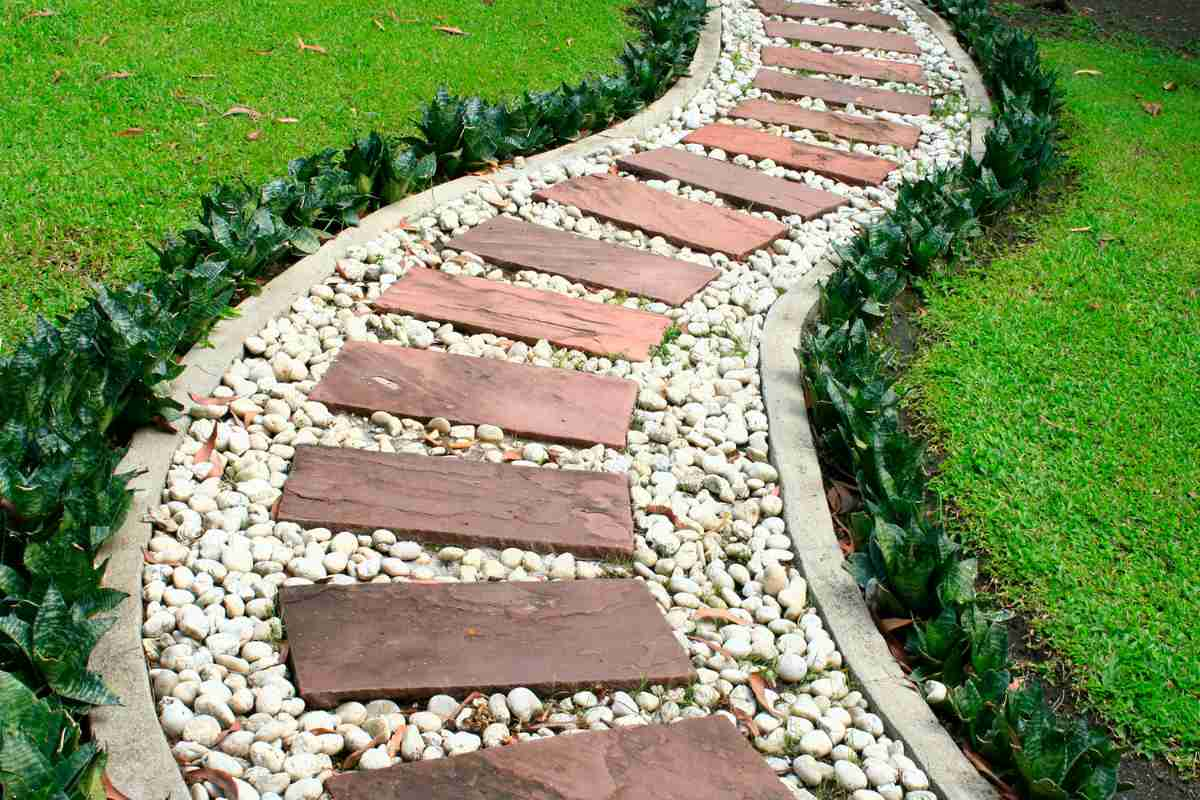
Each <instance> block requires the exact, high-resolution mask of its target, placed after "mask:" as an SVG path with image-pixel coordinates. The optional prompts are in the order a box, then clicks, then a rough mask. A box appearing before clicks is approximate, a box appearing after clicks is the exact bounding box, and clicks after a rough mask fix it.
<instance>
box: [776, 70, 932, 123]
mask: <svg viewBox="0 0 1200 800" xmlns="http://www.w3.org/2000/svg"><path fill="white" fill-rule="evenodd" d="M754 86H755V88H757V89H762V90H763V91H764V92H770V93H771V94H773V95H777V96H779V97H789V98H794V99H799V98H801V97H812V98H818V99H821V100H824V101H825V102H826V103H830V104H833V105H839V106H845V105H850V104H854V105H855V106H856V107H858V108H870V109H874V110H875V111H892V112H895V113H896V114H912V115H913V116H929V114H930V113H931V112H932V111H933V101H932V100H931V99H929V98H928V97H926V96H925V95H923V94H908V93H906V92H893V91H891V90H890V89H869V88H867V87H864V86H855V85H854V84H852V83H842V82H841V81H831V80H827V79H825V78H803V77H800V76H798V75H788V74H787V73H785V72H780V71H779V70H774V69H760V70H759V71H758V74H757V75H755V76H754Z"/></svg>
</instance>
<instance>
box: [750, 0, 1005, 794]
mask: <svg viewBox="0 0 1200 800" xmlns="http://www.w3.org/2000/svg"><path fill="white" fill-rule="evenodd" d="M904 2H905V4H906V5H908V6H909V7H910V8H912V9H913V10H914V11H915V12H916V13H917V15H918V16H920V17H921V19H922V20H923V21H924V22H925V23H926V24H928V25H929V27H930V28H931V29H932V30H933V31H934V33H935V34H936V35H937V36H938V38H939V39H940V40H941V41H942V44H943V46H945V48H946V51H947V52H948V53H950V55H951V56H952V57H953V58H954V60H955V61H956V62H957V63H958V66H959V70H960V72H961V74H962V79H963V84H964V86H965V88H966V94H967V97H968V99H969V101H970V109H971V154H972V155H973V156H974V157H975V158H976V159H979V158H982V156H983V152H984V148H985V145H984V136H985V135H986V133H987V130H988V128H989V127H990V126H991V101H990V100H989V99H988V95H987V90H986V89H985V88H984V84H983V79H982V78H981V76H980V75H979V70H978V69H977V68H976V67H975V64H974V62H973V61H971V59H970V58H969V57H968V56H967V53H966V51H964V50H963V49H962V47H961V46H960V45H959V44H958V41H957V40H956V39H955V38H954V34H953V32H952V31H951V30H950V27H949V25H947V24H946V22H945V21H943V20H942V19H941V18H940V17H938V16H937V15H936V14H934V13H933V12H932V11H930V10H929V8H927V7H926V6H925V5H924V4H922V3H920V2H919V0H904ZM833 270H834V264H833V263H832V262H830V261H822V262H821V263H819V264H818V265H817V266H816V267H814V268H813V270H812V271H810V272H809V273H808V274H806V275H805V276H804V277H803V278H801V279H800V280H799V281H797V282H796V283H795V284H794V285H793V286H792V287H791V288H790V289H788V291H787V293H786V294H784V296H783V297H781V298H779V300H778V301H776V303H775V305H774V306H772V307H771V310H770V312H769V313H768V315H767V321H766V324H765V326H764V328H763V335H762V341H761V344H760V369H761V372H762V391H763V400H764V402H765V403H766V406H767V419H768V422H769V426H770V430H771V461H772V463H773V464H774V466H775V468H776V469H777V470H778V471H779V483H780V490H781V492H782V494H783V498H784V519H785V521H786V523H787V529H788V532H789V535H790V536H791V537H792V547H793V549H794V550H795V552H796V556H797V558H798V559H799V563H798V566H799V568H800V571H801V572H802V573H803V575H804V577H805V579H806V580H807V581H808V592H809V597H810V598H811V600H812V602H813V604H814V605H815V606H816V607H817V610H818V611H819V612H820V613H821V615H822V616H823V617H824V618H825V623H826V626H827V628H828V630H829V632H830V633H831V635H832V636H833V639H834V641H835V642H836V643H837V646H838V649H839V650H840V651H841V653H842V657H843V659H844V661H845V664H846V665H847V668H848V669H849V671H850V673H851V675H852V676H853V678H854V680H855V681H856V682H857V683H858V685H859V686H861V687H862V692H863V694H864V695H865V696H866V698H867V700H868V702H870V704H871V708H872V710H873V711H874V712H875V713H876V714H878V715H879V716H880V718H882V719H883V721H884V724H885V726H886V727H887V729H888V732H889V733H890V734H892V735H894V736H895V737H897V738H899V739H901V740H902V741H903V742H904V743H905V745H906V746H907V752H908V755H909V757H910V758H912V759H913V761H915V762H916V763H917V764H918V765H919V766H920V767H921V769H923V770H924V771H925V774H926V775H928V776H929V781H930V784H931V786H932V788H933V789H934V790H935V791H936V792H937V793H938V794H939V795H941V797H943V798H945V800H999V796H1000V795H999V794H998V793H997V791H996V789H995V788H994V787H993V786H992V785H991V784H990V783H988V781H987V780H985V779H984V778H983V776H982V775H980V774H979V772H978V771H977V770H976V769H975V768H974V767H973V766H972V765H971V763H970V762H969V761H967V759H966V757H965V756H964V755H963V754H962V751H961V750H959V748H958V745H957V744H955V742H954V740H953V739H952V738H951V737H950V734H949V733H947V731H946V729H945V728H944V727H942V724H941V723H940V722H938V719H937V717H936V716H935V715H934V713H933V711H932V710H931V709H930V708H929V705H928V704H927V703H926V702H925V700H924V698H923V697H922V696H921V694H920V692H919V691H918V690H917V689H916V688H915V687H914V686H913V684H912V682H911V681H909V680H908V678H907V677H906V676H905V675H904V672H903V671H902V670H901V669H900V665H899V664H898V663H897V662H896V660H895V659H894V658H893V657H892V654H891V652H890V651H889V650H888V646H887V643H886V642H885V641H884V639H883V636H882V635H881V634H880V633H879V631H878V629H876V627H875V623H874V621H873V620H872V619H871V614H870V612H869V611H868V610H867V604H866V602H865V601H864V600H863V596H862V592H861V591H860V590H859V588H858V584H856V583H855V581H854V579H853V578H852V577H851V576H850V573H849V572H847V571H846V570H845V569H844V568H843V566H842V564H843V561H844V556H843V555H842V550H841V548H840V547H839V545H838V539H837V535H836V534H835V533H834V530H833V519H832V517H831V516H830V513H829V504H828V502H827V501H826V499H825V484H824V480H823V478H822V475H821V464H820V461H819V459H818V456H817V450H816V443H815V441H814V439H813V432H812V428H811V427H810V426H809V421H808V409H807V406H806V403H805V399H804V388H803V386H802V384H801V380H800V365H799V361H798V360H797V358H796V348H797V347H798V346H799V344H800V332H801V331H802V330H803V329H804V328H805V326H806V325H808V324H810V323H811V322H812V321H813V319H814V317H815V315H816V311H817V304H818V302H819V300H820V297H821V295H820V285H819V284H820V282H821V281H822V280H824V279H825V278H827V277H829V275H830V274H831V273H832V272H833Z"/></svg>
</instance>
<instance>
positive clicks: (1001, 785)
mask: <svg viewBox="0 0 1200 800" xmlns="http://www.w3.org/2000/svg"><path fill="white" fill-rule="evenodd" d="M961 747H962V752H963V755H964V756H966V757H967V761H970V762H971V766H973V767H975V769H976V770H978V772H979V774H980V775H982V776H983V777H985V778H987V779H988V781H989V782H990V783H991V784H992V785H993V786H995V787H996V788H997V789H999V790H1000V794H1001V796H1002V797H1003V798H1004V800H1020V797H1021V796H1020V795H1019V794H1017V790H1016V789H1014V788H1013V787H1012V786H1010V785H1008V784H1007V783H1005V782H1004V781H1003V780H1002V779H1001V778H1000V776H999V775H997V774H996V773H995V772H993V771H992V767H991V765H990V764H988V762H987V759H985V758H984V757H983V756H981V755H979V753H976V752H975V751H974V750H972V749H971V748H970V747H968V746H967V745H965V744H964V745H961Z"/></svg>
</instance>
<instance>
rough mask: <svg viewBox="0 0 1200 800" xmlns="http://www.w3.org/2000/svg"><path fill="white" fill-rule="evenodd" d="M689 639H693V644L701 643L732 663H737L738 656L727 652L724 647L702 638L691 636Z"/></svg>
mask: <svg viewBox="0 0 1200 800" xmlns="http://www.w3.org/2000/svg"><path fill="white" fill-rule="evenodd" d="M687 638H689V639H691V640H692V641H693V642H699V643H700V644H703V645H707V646H708V647H710V648H711V649H712V650H713V651H715V652H717V653H720V654H721V655H723V656H725V657H726V658H728V659H729V660H730V661H732V662H734V663H735V664H736V663H737V656H735V655H734V654H733V653H731V652H729V651H728V650H726V649H725V648H724V647H721V645H719V644H717V643H716V642H710V641H709V640H708V639H705V638H703V637H701V636H691V635H689V636H688V637H687Z"/></svg>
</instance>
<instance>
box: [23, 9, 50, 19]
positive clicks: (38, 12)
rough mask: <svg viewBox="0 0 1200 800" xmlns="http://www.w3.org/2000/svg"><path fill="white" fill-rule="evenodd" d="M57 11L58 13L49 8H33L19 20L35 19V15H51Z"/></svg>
mask: <svg viewBox="0 0 1200 800" xmlns="http://www.w3.org/2000/svg"><path fill="white" fill-rule="evenodd" d="M57 13H58V12H57V11H54V10H52V9H49V8H40V9H35V10H33V11H30V12H29V13H28V14H26V15H25V16H23V17H21V22H24V21H25V20H27V19H35V18H37V17H53V16H54V15H55V14H57Z"/></svg>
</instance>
